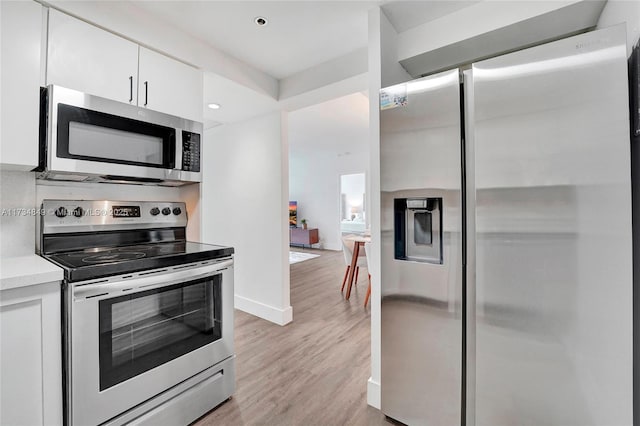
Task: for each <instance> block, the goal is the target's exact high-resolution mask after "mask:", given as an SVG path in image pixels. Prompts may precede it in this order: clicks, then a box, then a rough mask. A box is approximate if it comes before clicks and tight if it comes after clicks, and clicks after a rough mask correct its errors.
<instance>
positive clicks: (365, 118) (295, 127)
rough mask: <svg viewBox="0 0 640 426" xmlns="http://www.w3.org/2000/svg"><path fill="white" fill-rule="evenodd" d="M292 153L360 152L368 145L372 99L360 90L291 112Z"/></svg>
mask: <svg viewBox="0 0 640 426" xmlns="http://www.w3.org/2000/svg"><path fill="white" fill-rule="evenodd" d="M288 121H289V150H290V152H291V153H301V154H304V153H307V154H308V153H310V152H316V153H317V152H332V153H335V155H336V156H339V157H340V156H345V155H357V154H359V153H361V152H362V151H363V150H366V149H367V147H368V141H369V138H368V135H369V99H368V98H367V96H365V95H364V94H362V93H360V92H358V93H354V94H352V95H348V96H343V97H341V98H337V99H333V100H331V101H327V102H323V103H320V104H317V105H313V106H310V107H306V108H302V109H299V110H296V111H292V112H290V113H289V117H288Z"/></svg>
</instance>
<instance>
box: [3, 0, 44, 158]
mask: <svg viewBox="0 0 640 426" xmlns="http://www.w3.org/2000/svg"><path fill="white" fill-rule="evenodd" d="M0 15H1V17H0V32H1V37H0V39H1V40H2V41H1V51H0V57H1V58H2V73H1V75H2V77H1V83H0V102H1V105H2V108H1V110H0V111H1V115H0V122H1V123H2V124H1V125H0V163H2V168H3V169H6V170H31V169H33V168H34V167H36V166H37V165H38V126H39V125H38V117H39V111H40V84H41V73H40V70H41V57H42V22H43V8H42V6H41V5H39V4H38V3H36V2H18V1H0Z"/></svg>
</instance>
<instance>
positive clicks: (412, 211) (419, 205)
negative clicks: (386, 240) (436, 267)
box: [394, 198, 442, 264]
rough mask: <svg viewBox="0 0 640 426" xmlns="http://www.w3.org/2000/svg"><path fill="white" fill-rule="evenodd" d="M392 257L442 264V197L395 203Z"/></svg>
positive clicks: (399, 199)
mask: <svg viewBox="0 0 640 426" xmlns="http://www.w3.org/2000/svg"><path fill="white" fill-rule="evenodd" d="M394 244H395V258H396V259H398V260H408V261H413V262H425V263H435V264H442V198H396V199H395V200H394Z"/></svg>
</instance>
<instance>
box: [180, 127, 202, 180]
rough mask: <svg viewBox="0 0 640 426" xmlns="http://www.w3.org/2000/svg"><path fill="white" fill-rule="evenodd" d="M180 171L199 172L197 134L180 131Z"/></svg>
mask: <svg viewBox="0 0 640 426" xmlns="http://www.w3.org/2000/svg"><path fill="white" fill-rule="evenodd" d="M182 170H183V171H185V172H199V171H200V135H199V134H198V133H193V132H187V131H186V130H183V131H182Z"/></svg>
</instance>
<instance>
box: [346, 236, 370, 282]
mask: <svg viewBox="0 0 640 426" xmlns="http://www.w3.org/2000/svg"><path fill="white" fill-rule="evenodd" d="M352 244H353V242H352V241H345V240H344V239H343V240H342V254H343V255H344V263H346V264H347V270H346V271H345V272H344V278H343V279H342V287H341V288H340V291H341V292H342V291H344V286H345V285H346V284H347V278H348V277H349V270H350V269H351V260H353V248H352V246H351V245H352ZM361 266H364V267H365V268H366V267H367V259H366V257H365V256H363V255H360V256H358V261H357V262H356V271H355V278H354V283H353V284H354V285H355V284H356V283H357V282H358V273H359V272H360V267H361Z"/></svg>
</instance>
